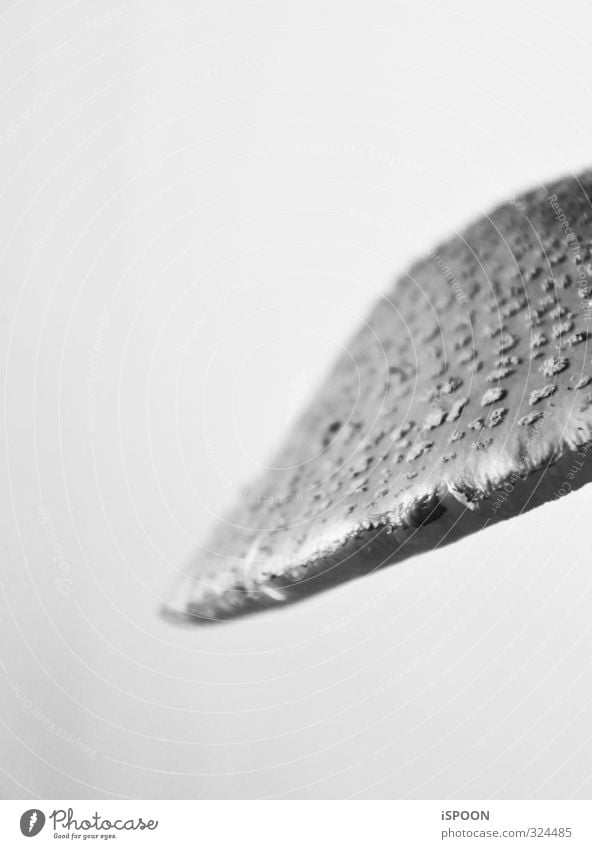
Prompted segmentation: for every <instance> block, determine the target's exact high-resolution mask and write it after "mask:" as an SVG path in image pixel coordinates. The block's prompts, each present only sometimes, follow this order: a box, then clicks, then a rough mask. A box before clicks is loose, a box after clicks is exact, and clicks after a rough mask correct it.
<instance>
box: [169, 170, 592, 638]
mask: <svg viewBox="0 0 592 849" xmlns="http://www.w3.org/2000/svg"><path fill="white" fill-rule="evenodd" d="M591 198H592V172H588V173H586V174H585V175H582V176H581V177H580V178H579V179H566V180H563V181H560V182H558V183H556V184H553V185H552V186H550V187H548V188H541V189H538V190H536V191H533V192H530V193H528V194H526V195H524V196H523V197H521V198H519V199H518V200H517V201H514V202H513V203H512V204H506V205H504V206H501V207H500V208H498V209H497V210H495V211H494V212H493V213H492V214H491V215H490V216H487V217H484V218H482V219H480V220H479V221H477V222H476V223H475V224H473V225H472V226H471V227H469V228H468V229H467V230H466V232H464V233H463V234H462V235H460V236H455V237H454V238H452V239H450V240H449V241H447V242H445V243H444V244H441V245H439V246H438V247H437V248H436V249H435V250H434V251H432V252H431V253H430V254H429V255H428V256H427V257H426V258H424V259H422V260H420V261H418V262H416V263H415V264H414V265H413V266H412V268H411V269H410V270H409V271H408V273H407V274H405V275H403V276H402V277H401V278H400V279H399V280H398V281H397V282H396V284H395V287H394V289H393V291H392V292H390V293H389V294H388V295H387V296H384V297H383V298H381V299H380V301H379V302H378V303H377V305H376V306H375V308H374V309H373V311H372V312H371V314H370V316H369V317H368V319H367V321H366V322H365V323H364V324H363V326H362V327H361V328H360V330H359V332H358V334H357V335H356V336H355V337H354V338H353V339H352V340H351V342H350V344H349V347H348V352H347V353H346V354H345V355H344V356H342V357H341V359H340V360H339V361H338V362H337V363H336V365H335V367H334V369H333V371H332V372H331V373H330V375H329V376H328V377H327V380H326V382H325V384H324V386H323V387H322V388H321V390H320V392H319V393H318V395H317V397H316V399H315V400H314V401H313V403H312V404H311V406H310V408H309V409H308V410H307V412H306V413H305V414H304V415H303V416H302V418H301V420H300V421H299V422H298V423H297V425H296V427H295V428H294V429H293V431H292V433H291V434H290V435H289V438H288V439H287V441H286V443H285V446H284V448H283V449H282V450H281V451H280V453H279V455H278V456H276V457H275V458H273V461H272V463H271V464H270V465H271V466H272V467H274V469H275V470H274V471H270V472H268V473H267V474H266V475H265V476H264V477H263V478H262V479H261V480H259V481H257V482H256V483H255V484H254V485H253V486H252V487H251V489H250V492H251V493H254V494H255V495H256V496H257V497H256V498H253V497H252V498H250V499H249V501H241V502H240V503H239V504H237V506H236V508H235V510H234V511H233V512H232V514H231V515H229V516H227V517H226V520H225V521H223V522H220V523H219V525H218V526H217V527H216V528H215V529H214V531H213V533H212V535H211V537H210V538H209V540H207V543H206V545H205V546H204V547H203V550H202V551H201V552H200V554H199V556H198V557H197V558H196V561H195V563H193V564H191V565H190V568H189V570H188V573H187V575H186V577H185V578H184V579H183V580H181V581H180V582H179V583H178V585H177V587H176V588H175V591H174V593H173V596H172V600H171V602H170V604H169V606H168V608H167V610H168V612H169V613H172V614H174V615H178V616H180V617H182V618H189V619H191V620H193V621H196V622H198V621H211V620H217V619H223V618H228V617H232V616H235V615H240V614H243V613H246V612H252V611H256V610H259V609H262V608H265V607H269V606H277V605H279V604H282V603H285V602H287V601H291V600H295V599H298V598H302V597H305V596H307V595H310V594H311V593H312V592H315V591H317V590H319V589H324V588H326V587H329V586H331V585H333V584H337V583H340V582H342V581H344V580H347V579H349V578H351V577H356V576H358V575H361V574H365V573H367V572H369V571H372V570H373V569H375V568H378V567H381V566H384V565H387V564H389V563H392V562H396V561H398V560H401V559H403V558H404V557H407V556H409V555H410V554H415V553H418V552H420V551H425V550H427V549H429V548H432V547H433V546H435V545H440V544H443V543H446V542H449V541H451V540H452V539H457V538H459V537H461V536H464V535H465V534H467V533H471V532H473V531H475V530H478V529H479V528H481V527H483V526H485V525H487V524H489V523H490V522H493V521H497V520H498V519H500V518H509V517H511V516H512V515H514V514H515V513H517V512H520V511H521V510H524V509H529V508H530V507H531V506H534V505H535V504H537V503H542V502H543V501H545V500H548V499H551V498H553V497H557V494H563V492H562V488H563V489H565V491H568V488H569V489H572V488H573V489H575V488H576V487H578V486H581V485H582V484H584V483H585V482H587V481H588V480H589V479H590V478H591V474H590V468H589V467H590V465H592V464H590V463H588V462H587V443H588V440H589V439H590V437H591V435H592V412H591V409H592V391H590V388H589V383H590V380H591V377H590V375H592V362H591V354H592V351H591V347H592V346H591V345H590V344H589V331H590V329H591V328H592V304H591V300H590V299H591V297H592V204H591V200H590V199H591ZM572 456H573V458H578V457H579V458H581V463H580V464H579V465H578V469H577V474H575V475H572V479H570V480H569V487H567V486H563V484H564V478H565V480H566V481H567V475H568V474H569V468H570V462H571V457H572ZM509 487H511V489H510V490H508V488H509ZM500 493H506V496H507V497H506V498H504V499H503V500H502V504H501V505H498V506H497V507H496V504H497V502H499V500H500V498H499V494H500ZM508 493H509V494H508ZM496 499H497V500H496Z"/></svg>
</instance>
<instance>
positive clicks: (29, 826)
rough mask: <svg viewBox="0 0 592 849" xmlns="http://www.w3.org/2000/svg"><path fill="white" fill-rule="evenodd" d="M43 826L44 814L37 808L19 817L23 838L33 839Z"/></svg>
mask: <svg viewBox="0 0 592 849" xmlns="http://www.w3.org/2000/svg"><path fill="white" fill-rule="evenodd" d="M44 825H45V814H44V813H43V811H40V810H39V808H31V810H30V811H25V813H24V814H23V815H22V817H21V832H22V833H23V834H24V835H25V837H35V835H36V834H39V832H40V831H41V829H42V828H43V826H44Z"/></svg>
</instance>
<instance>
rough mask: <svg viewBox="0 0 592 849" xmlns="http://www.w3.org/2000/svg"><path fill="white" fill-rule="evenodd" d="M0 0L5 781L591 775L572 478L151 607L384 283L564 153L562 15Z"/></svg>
mask: <svg viewBox="0 0 592 849" xmlns="http://www.w3.org/2000/svg"><path fill="white" fill-rule="evenodd" d="M2 7H3V9H2V15H1V17H0V27H1V33H2V35H1V39H2V44H1V47H0V81H1V82H0V97H1V101H0V102H1V113H0V115H1V118H0V192H1V195H2V197H1V206H0V208H1V210H2V228H1V232H0V273H1V279H2V287H3V288H2V298H1V302H0V352H1V353H0V360H1V366H2V370H1V373H2V390H3V395H4V397H3V405H2V414H3V420H2V439H3V443H4V444H3V449H2V451H1V452H0V464H1V468H0V481H1V496H2V509H1V512H0V515H1V517H2V518H1V521H2V528H1V533H0V539H1V540H2V565H1V581H2V585H1V589H2V594H1V595H0V664H1V665H0V721H1V725H0V736H1V745H2V759H1V762H0V770H1V772H0V789H1V791H2V795H3V796H4V797H16V798H22V797H23V796H27V797H35V796H39V797H51V798H60V797H63V798H65V799H68V798H70V799H75V798H85V797H86V798H101V797H105V798H111V797H117V798H125V797H147V798H161V797H162V798H166V797H171V798H176V797H177V798H191V797H205V798H216V797H221V798H253V797H284V798H296V797H306V798H319V797H320V798H325V797H336V798H342V797H349V796H355V797H363V798H392V797H395V798H407V797H411V798H430V797H434V798H437V797H442V798H453V797H457V798H464V799H466V798H480V797H484V798H521V797H535V798H549V797H551V798H552V797H559V798H564V797H576V798H586V797H589V794H590V791H591V789H592V778H591V768H592V740H591V737H592V731H591V730H590V729H591V727H592V726H591V719H592V704H591V698H592V692H591V688H590V662H591V659H592V651H591V649H592V638H591V634H590V585H591V577H590V569H589V529H590V518H589V517H590V495H589V492H588V490H583V491H581V492H580V493H579V494H578V495H577V496H569V497H568V498H566V499H564V501H563V502H560V503H559V502H558V503H554V504H551V505H548V506H547V507H545V508H541V509H540V510H538V511H536V512H534V513H532V514H530V515H528V516H525V517H523V518H521V519H517V520H515V521H513V522H510V523H509V524H505V525H500V526H497V527H496V528H493V529H490V530H488V531H486V532H484V533H483V534H481V535H480V536H479V537H478V538H474V537H473V538H469V539H467V540H466V541H464V542H463V543H461V544H458V545H456V546H455V547H451V548H447V549H443V550H441V551H439V552H436V553H432V554H430V556H425V557H422V558H418V559H416V560H414V561H409V562H407V563H404V564H403V565H402V566H399V567H397V568H396V569H392V570H386V571H384V572H383V573H382V574H379V575H376V576H373V577H372V578H368V579H365V580H363V581H360V582H359V583H354V584H349V585H347V586H344V587H343V588H341V589H339V590H336V591H334V592H332V593H329V594H326V595H323V596H320V597H318V598H315V599H314V600H312V601H311V602H309V603H306V604H302V605H300V606H296V607H293V608H290V609H286V610H285V611H282V612H281V613H275V614H270V615H268V616H264V617H261V618H257V619H253V620H248V621H244V622H237V623H236V624H229V625H225V626H223V627H220V628H208V629H203V630H202V629H197V630H196V629H192V628H189V629H184V628H179V627H175V626H173V625H171V624H168V623H166V622H164V621H162V620H161V619H160V618H159V617H158V613H157V611H158V607H159V605H160V601H161V599H162V598H163V597H164V595H165V594H166V592H168V589H169V587H170V585H171V584H172V583H173V581H174V578H175V576H176V575H177V574H178V573H179V571H180V570H182V569H183V567H184V566H185V565H186V563H187V562H188V561H189V559H190V558H191V557H192V556H193V554H194V553H195V551H196V550H197V548H198V546H199V545H200V543H202V542H203V541H204V536H205V534H206V532H207V529H208V527H209V525H210V524H211V522H212V521H214V520H215V518H216V516H218V515H219V514H220V513H221V512H222V511H223V510H224V509H225V508H226V507H227V506H228V505H229V504H230V503H231V502H232V500H233V499H234V498H236V497H237V490H238V489H240V488H241V487H243V486H245V485H246V484H248V481H249V478H250V477H251V476H252V475H253V474H254V473H256V472H257V470H258V469H260V468H261V467H262V466H263V465H264V463H265V461H266V458H267V457H268V456H269V454H270V449H272V448H273V446H274V445H276V444H277V442H278V441H279V440H280V439H281V436H282V434H283V433H284V432H285V430H286V428H287V427H288V425H289V423H290V421H291V420H293V418H294V416H295V415H296V413H297V411H298V410H299V409H301V406H302V405H303V404H305V403H306V401H307V398H308V397H309V395H310V393H311V392H312V391H313V390H314V387H315V385H316V384H317V383H318V381H319V379H320V378H321V376H322V374H323V372H324V370H325V369H326V368H327V367H328V366H329V364H330V363H331V362H332V361H333V359H334V357H335V355H336V354H337V353H338V352H339V350H340V349H341V346H343V345H345V344H347V339H348V337H349V335H350V334H351V332H352V331H353V330H354V329H355V327H356V325H357V324H358V322H359V321H360V320H361V319H362V317H363V316H364V314H365V312H366V310H367V309H368V307H369V305H370V304H371V303H372V301H373V299H374V298H375V297H376V295H377V294H378V293H380V292H381V291H383V290H384V289H385V288H386V287H388V286H390V285H391V283H392V280H393V279H394V277H395V275H396V273H397V272H398V271H399V270H401V269H402V268H404V267H405V265H406V264H407V263H408V262H409V260H410V259H412V258H414V257H416V256H417V255H419V254H421V253H422V252H424V251H426V250H429V249H430V248H431V247H432V246H433V244H434V242H435V241H436V240H437V239H440V238H443V237H445V236H447V235H448V234H450V233H451V232H453V231H454V230H456V229H459V228H461V227H462V226H463V225H464V224H466V223H467V222H468V221H469V220H470V219H472V218H473V217H475V216H476V215H478V214H480V213H482V212H485V211H486V210H487V209H488V208H490V207H491V205H492V204H495V203H496V202H498V201H500V200H502V199H504V198H505V197H507V196H513V195H514V194H515V193H516V192H517V191H520V190H521V189H523V188H526V187H529V186H530V185H531V184H536V183H540V182H541V181H547V180H548V179H550V178H553V177H555V176H559V175H561V174H564V173H569V172H578V171H579V170H581V169H582V168H585V167H587V166H589V165H591V164H592V108H591V103H592V101H591V97H590V94H591V77H590V68H591V67H592V42H591V39H590V33H591V32H592V9H591V8H590V6H589V5H587V4H586V3H584V2H577V0H574V1H573V2H563V3H561V4H558V3H556V2H536V3H535V2H534V0H532V3H531V5H525V4H524V3H521V2H517V0H512V2H496V3H475V2H474V1H473V2H470V0H466V2H463V1H462V0H446V2H445V3H437V4H436V3H434V4H432V5H430V4H427V3H419V2H380V1H379V0H370V2H352V0H347V2H343V0H342V1H341V2H338V0H314V2H311V1H310V0H299V1H298V2H296V0H272V1H269V2H236V3H233V4H229V5H227V6H225V5H223V4H222V3H220V2H215V0H209V2H197V3H196V2H182V0H174V2H168V3H158V2H150V0H136V2H134V0H126V1H125V2H119V0H113V2H89V0H80V2H69V3H51V4H46V3H42V2H37V3H33V2H16V3H13V4H10V5H9V4H8V3H3V4H2Z"/></svg>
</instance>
